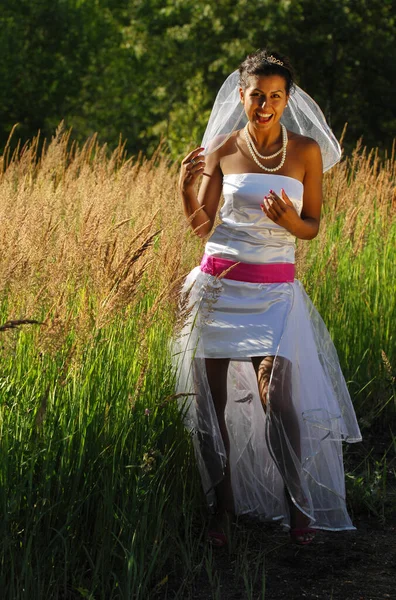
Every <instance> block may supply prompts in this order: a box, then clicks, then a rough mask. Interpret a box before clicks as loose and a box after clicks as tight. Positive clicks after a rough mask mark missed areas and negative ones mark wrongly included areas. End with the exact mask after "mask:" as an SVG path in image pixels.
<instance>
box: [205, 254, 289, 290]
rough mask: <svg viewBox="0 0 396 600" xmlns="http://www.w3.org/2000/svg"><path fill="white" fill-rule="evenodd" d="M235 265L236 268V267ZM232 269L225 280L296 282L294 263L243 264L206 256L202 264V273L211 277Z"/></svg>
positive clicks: (226, 274) (225, 276)
mask: <svg viewBox="0 0 396 600" xmlns="http://www.w3.org/2000/svg"><path fill="white" fill-rule="evenodd" d="M234 265H235V266H234ZM227 269H230V270H229V271H228V272H227V273H225V275H223V277H224V279H233V280H234V281H246V282H247V283H286V282H288V281H294V271H295V268H294V264H292V263H266V264H256V263H242V262H235V261H233V260H228V259H227V258H216V257H214V256H209V255H208V254H204V255H203V258H202V262H201V271H203V273H208V274H209V275H221V274H222V273H224V271H227Z"/></svg>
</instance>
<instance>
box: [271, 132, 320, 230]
mask: <svg viewBox="0 0 396 600" xmlns="http://www.w3.org/2000/svg"><path fill="white" fill-rule="evenodd" d="M300 156H302V157H303V160H304V165H305V175H304V181H303V183H304V196H303V207H302V211H301V216H299V215H298V213H297V211H296V209H295V208H294V206H293V203H292V202H291V200H290V199H289V197H288V196H287V194H286V192H285V191H284V190H282V197H279V196H278V195H277V194H276V193H275V192H274V191H273V190H271V191H270V193H269V194H268V196H266V197H265V198H264V203H263V204H262V209H263V212H265V214H266V215H267V217H268V218H269V219H271V220H272V221H274V222H275V223H277V224H278V225H281V226H282V227H284V228H285V229H287V230H288V231H289V232H290V233H291V234H292V235H294V236H296V237H297V238H299V239H301V240H312V239H313V238H314V237H316V236H317V235H318V231H319V223H320V211H321V208H322V178H323V165H322V154H321V151H320V148H319V145H318V144H317V143H316V142H315V141H314V140H311V139H309V138H305V140H304V144H303V147H302V148H301V153H300Z"/></svg>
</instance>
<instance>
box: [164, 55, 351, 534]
mask: <svg viewBox="0 0 396 600" xmlns="http://www.w3.org/2000/svg"><path fill="white" fill-rule="evenodd" d="M236 94H237V95H236ZM304 102H306V103H307V104H304ZM288 104H289V106H288ZM230 107H231V108H230ZM286 107H288V108H286ZM305 107H306V108H305ZM241 109H242V110H241ZM312 115H313V116H312ZM309 117H310V118H309ZM243 120H244V121H245V122H246V126H245V127H242V128H240V125H241V123H242V122H243ZM316 120H319V121H318V122H319V124H318V123H316ZM283 122H286V123H287V125H288V126H289V124H290V126H289V127H286V126H285V125H284V124H283ZM296 123H297V126H296ZM301 123H302V124H303V126H301ZM312 123H314V125H312ZM238 125H239V127H238ZM293 127H294V130H295V131H291V128H293ZM315 127H316V128H315ZM296 129H297V130H299V131H300V132H301V131H308V132H312V136H313V137H316V138H317V139H318V141H319V143H318V142H317V141H315V140H314V139H313V137H307V136H306V135H301V134H300V133H297V132H296ZM208 130H210V133H209V136H206V143H205V146H206V147H205V148H204V147H200V148H196V149H195V150H193V151H192V152H190V153H189V154H188V155H187V157H186V158H185V159H184V160H183V162H182V167H181V172H180V191H181V196H182V199H183V204H184V210H185V214H186V216H187V217H188V218H189V220H190V223H191V227H192V228H193V230H194V232H195V233H196V234H197V235H198V236H200V237H202V238H204V237H206V236H207V235H208V234H209V233H210V232H211V230H212V228H213V226H214V223H215V218H216V213H217V210H218V206H219V202H220V197H221V194H222V193H223V196H224V204H223V206H222V208H221V211H220V218H221V224H219V225H218V226H217V227H216V228H215V231H214V233H213V234H212V236H211V237H210V238H209V240H208V241H207V243H206V246H205V254H204V258H203V260H202V263H201V266H200V267H197V268H196V269H194V270H193V271H192V272H191V273H190V275H189V276H188V277H187V280H186V282H185V285H184V293H186V294H187V300H188V306H189V314H188V317H187V319H186V323H185V326H184V328H183V331H182V332H181V334H180V335H179V336H178V339H177V340H176V345H175V348H176V352H175V355H176V356H177V359H178V391H179V392H182V393H185V394H186V395H187V394H189V395H188V396H186V397H187V401H186V404H185V405H184V408H183V410H184V411H185V418H186V424H187V426H188V427H189V429H190V430H191V432H192V434H193V439H194V444H195V450H196V456H197V461H198V466H199V468H200V472H201V477H202V483H203V486H204V490H205V493H206V494H207V497H208V502H209V505H211V506H212V508H213V509H214V511H215V516H214V518H213V520H212V524H211V526H210V531H209V537H210V539H211V541H212V543H214V544H215V545H218V546H221V545H224V544H225V543H226V536H225V532H226V523H227V520H228V519H229V518H230V515H231V516H233V515H235V514H237V515H241V514H250V515H253V516H257V517H259V518H261V519H266V520H280V521H282V523H283V525H284V526H286V527H287V528H289V529H290V533H291V537H292V539H293V541H295V542H297V543H300V544H306V543H310V542H311V541H312V538H313V534H314V531H315V530H316V529H328V530H339V529H353V525H352V523H351V521H350V518H349V515H348V513H347V510H346V506H345V485H344V471H343V463H342V450H341V441H342V440H346V441H358V440H360V432H359V428H358V425H357V422H356V418H355V413H354V410H353V407H352V404H351V401H350V398H349V394H348V391H347V388H346V385H345V381H344V378H343V376H342V373H341V370H340V367H339V363H338V359H337V354H336V352H335V350H334V346H333V344H332V342H331V340H330V338H329V334H328V332H327V329H326V327H325V326H324V324H323V321H322V320H321V318H320V316H319V315H318V313H317V311H316V310H315V308H314V307H313V305H312V303H311V302H310V300H309V298H308V297H307V296H306V294H305V292H304V290H303V288H302V286H301V284H300V283H299V282H298V280H296V279H295V278H294V251H295V238H299V239H305V240H310V239H312V238H314V237H315V236H316V235H317V234H318V231H319V222H320V212H321V204H322V173H323V169H324V168H325V169H326V168H329V167H330V166H332V165H333V164H334V163H335V162H337V160H339V157H340V153H339V146H338V142H337V141H336V140H335V138H334V136H333V135H332V133H331V131H330V130H329V128H328V127H327V125H326V123H325V121H324V117H323V115H322V113H321V112H320V109H319V108H318V107H317V105H316V104H315V103H314V101H313V100H312V99H310V98H309V96H307V95H306V94H305V93H304V92H303V91H302V90H301V89H300V88H298V87H297V86H295V85H294V84H293V75H292V69H291V67H290V65H289V64H288V62H287V60H286V59H285V58H283V57H281V56H280V55H278V54H276V53H273V54H269V53H267V52H266V51H264V50H262V51H258V52H256V53H254V54H252V55H249V56H248V57H247V58H246V59H245V61H244V62H243V63H242V64H241V66H240V68H239V73H234V74H232V75H231V76H230V78H228V80H227V81H226V82H225V84H224V85H223V88H222V90H221V91H220V93H219V96H218V98H217V100H216V103H215V106H214V109H213V112H212V115H211V119H210V121H209V127H208ZM318 131H319V132H320V135H319V134H318ZM317 134H318V135H317ZM208 138H209V139H208ZM204 139H205V138H204ZM323 162H325V165H324V166H323ZM199 178H202V180H201V185H200V188H199V192H198V194H197V193H196V182H197V180H198V179H199Z"/></svg>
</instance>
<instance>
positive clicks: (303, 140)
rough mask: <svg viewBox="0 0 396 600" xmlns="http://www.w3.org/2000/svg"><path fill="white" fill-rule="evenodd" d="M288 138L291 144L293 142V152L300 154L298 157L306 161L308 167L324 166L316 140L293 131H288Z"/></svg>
mask: <svg viewBox="0 0 396 600" xmlns="http://www.w3.org/2000/svg"><path fill="white" fill-rule="evenodd" d="M288 136H289V142H291V144H292V147H293V152H295V153H296V154H298V156H299V157H300V158H301V159H302V160H303V161H304V163H305V164H306V165H307V164H314V165H317V166H321V165H322V152H321V150H320V146H319V144H318V142H317V141H316V140H314V139H313V138H310V137H308V136H306V135H300V134H299V133H294V132H292V131H288Z"/></svg>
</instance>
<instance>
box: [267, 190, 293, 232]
mask: <svg viewBox="0 0 396 600" xmlns="http://www.w3.org/2000/svg"><path fill="white" fill-rule="evenodd" d="M281 195H282V197H280V196H278V194H276V193H275V192H274V191H273V190H270V191H269V194H268V195H267V196H264V202H263V204H261V209H262V211H263V212H264V213H265V214H266V215H267V217H268V218H269V219H271V221H273V222H274V223H277V225H281V226H282V227H284V228H285V229H287V230H288V231H290V233H294V231H295V229H296V226H298V224H299V222H300V221H301V219H300V217H299V215H298V213H297V211H296V209H295V208H294V206H293V203H292V201H291V200H290V198H289V197H288V195H287V194H286V192H285V190H284V189H283V188H282V190H281Z"/></svg>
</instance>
